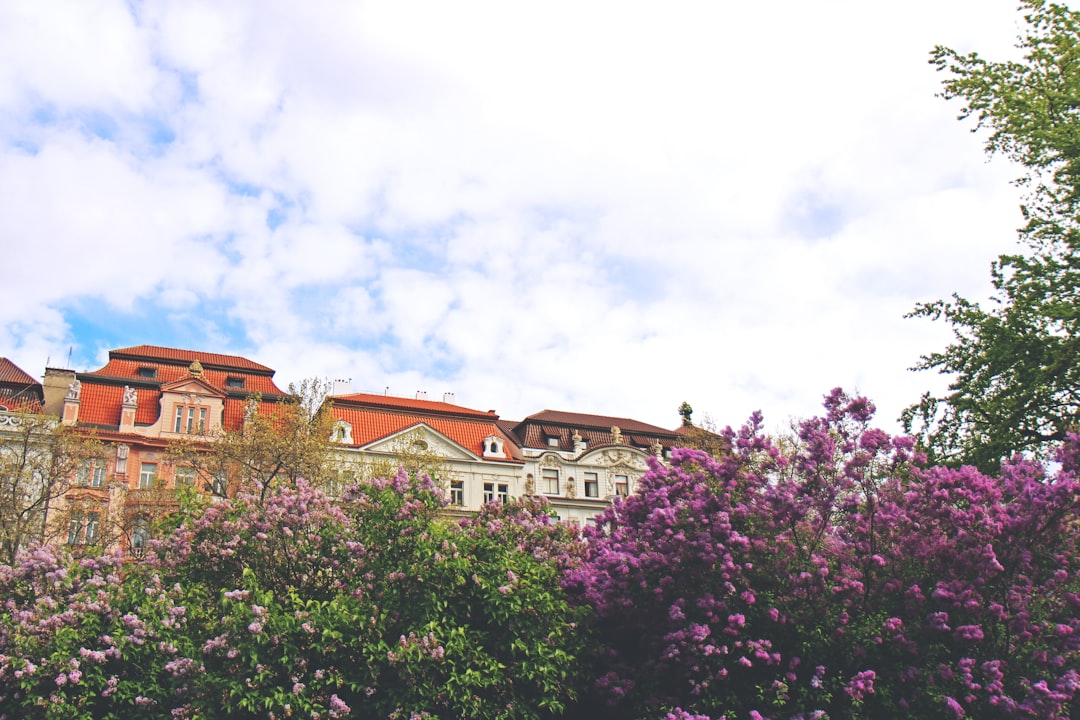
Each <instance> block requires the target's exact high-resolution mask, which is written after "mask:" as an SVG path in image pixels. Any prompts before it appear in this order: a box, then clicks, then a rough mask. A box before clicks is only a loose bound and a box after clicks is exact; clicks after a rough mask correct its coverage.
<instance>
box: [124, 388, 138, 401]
mask: <svg viewBox="0 0 1080 720" xmlns="http://www.w3.org/2000/svg"><path fill="white" fill-rule="evenodd" d="M138 402H139V396H138V394H137V393H136V392H135V388H133V387H128V386H127V385H125V386H124V404H125V405H135V404H136V403H138Z"/></svg>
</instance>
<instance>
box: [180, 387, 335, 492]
mask: <svg viewBox="0 0 1080 720" xmlns="http://www.w3.org/2000/svg"><path fill="white" fill-rule="evenodd" d="M327 389H328V386H327V383H325V382H322V381H320V380H315V379H308V380H304V381H302V382H301V383H300V384H299V385H289V394H288V395H287V396H285V397H284V398H283V399H281V400H279V401H278V402H276V403H262V402H261V401H262V398H261V397H259V396H258V395H257V394H256V395H252V396H251V397H250V398H249V400H248V403H249V408H250V410H249V412H248V415H247V417H246V419H245V420H244V424H243V426H242V427H239V428H233V429H222V430H221V431H220V432H218V433H215V434H212V435H206V436H190V437H185V438H183V439H181V440H177V441H176V442H174V443H173V444H172V445H171V447H170V451H169V455H170V461H171V462H173V463H174V464H176V465H184V466H187V467H191V468H194V470H195V472H196V474H197V475H198V477H200V478H201V483H202V485H203V489H205V490H207V491H209V492H211V493H212V494H214V495H218V496H229V495H232V494H235V492H236V491H237V489H238V488H240V487H241V486H244V485H248V484H250V485H253V486H254V487H255V488H256V490H257V492H258V493H259V494H260V495H261V496H262V497H263V498H265V497H266V494H267V493H268V492H269V490H270V487H271V486H272V485H273V484H274V483H275V482H286V483H289V484H295V483H296V481H297V480H298V479H299V478H304V479H305V480H307V481H308V482H309V483H311V484H312V485H315V486H322V485H324V484H326V483H327V482H329V480H330V473H331V472H332V463H331V452H332V443H331V441H330V437H331V434H332V430H333V422H334V421H333V416H332V413H331V404H330V402H329V400H327V399H326V393H327Z"/></svg>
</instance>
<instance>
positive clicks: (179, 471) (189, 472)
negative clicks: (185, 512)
mask: <svg viewBox="0 0 1080 720" xmlns="http://www.w3.org/2000/svg"><path fill="white" fill-rule="evenodd" d="M176 487H177V489H179V488H182V487H195V468H193V467H178V468H176Z"/></svg>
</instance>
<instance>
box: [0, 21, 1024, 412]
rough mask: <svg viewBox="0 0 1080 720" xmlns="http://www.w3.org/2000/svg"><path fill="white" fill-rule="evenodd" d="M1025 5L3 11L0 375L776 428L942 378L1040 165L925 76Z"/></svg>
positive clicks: (911, 397)
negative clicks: (173, 379)
mask: <svg viewBox="0 0 1080 720" xmlns="http://www.w3.org/2000/svg"><path fill="white" fill-rule="evenodd" d="M1016 5H1017V3H1016V0H947V1H946V2H941V0H909V1H908V2H905V3H871V2H865V1H864V0H815V2H806V1H805V0H776V1H775V2H772V3H768V4H760V3H745V2H740V3H735V2H727V1H725V0H711V1H704V0H686V1H682V0H668V1H667V2H664V3H658V2H649V3H646V2H636V1H634V0H619V1H617V2H606V1H604V0H574V1H573V2H564V1H562V0H545V2H542V3H538V2H506V1H505V0H502V1H499V2H481V1H477V0H455V1H454V2H420V1H416V0H392V1H388V2H363V1H358V0H340V1H338V0H311V1H308V2H303V3H300V2H284V1H278V0H230V2H224V3H223V2H219V1H218V0H211V1H207V2H203V1H201V0H177V1H171V0H143V1H141V0H128V1H127V2H123V1H120V0H71V1H68V0H13V1H12V2H4V3H0V266H2V267H3V272H2V273H0V275H2V277H3V283H2V285H0V287H2V288H3V293H2V295H3V301H2V302H0V356H6V357H8V358H10V359H11V360H12V361H13V362H15V363H16V364H17V365H19V366H20V367H22V368H23V369H24V370H26V371H27V372H29V373H30V374H31V375H34V376H38V377H40V376H41V375H42V374H43V372H44V368H45V367H46V364H48V365H49V366H51V367H71V368H73V369H76V370H95V369H97V368H100V367H101V366H102V365H104V364H105V362H106V360H107V357H108V351H109V350H110V349H115V348H122V347H128V346H132V345H141V344H151V345H163V346H167V347H178V348H187V349H193V350H204V351H207V352H217V353H228V354H238V355H243V356H245V357H248V358H250V359H252V360H255V361H257V362H260V363H262V364H264V365H268V366H270V367H272V368H274V369H275V370H276V371H277V374H276V376H275V379H276V380H277V381H278V384H279V385H280V386H282V387H284V386H285V385H287V384H288V383H290V382H298V381H300V380H302V379H304V378H308V377H320V378H328V379H337V378H341V379H350V380H351V387H352V389H353V390H354V391H356V392H375V393H384V392H388V393H389V394H392V395H400V396H408V397H412V396H415V393H416V392H417V391H426V392H427V393H428V397H429V398H431V399H441V398H442V394H443V393H444V392H453V393H455V401H456V403H457V404H460V405H464V406H467V407H472V408H477V409H481V410H486V409H489V408H490V409H494V410H496V411H497V412H498V413H499V414H500V416H502V417H504V418H507V419H520V418H522V417H524V416H525V415H528V414H531V413H534V412H538V411H540V410H543V409H557V410H565V411H572V412H583V413H596V414H603V415H613V416H618V417H632V418H635V419H638V420H641V421H644V422H649V423H652V424H656V425H660V426H663V427H675V426H676V425H678V424H679V417H678V414H677V409H678V407H679V405H680V403H681V402H682V401H684V400H686V401H688V402H689V403H690V404H691V405H692V406H693V408H694V410H695V415H694V418H695V419H696V420H698V421H699V422H700V421H702V420H703V419H704V418H705V417H706V416H708V418H710V419H711V420H712V421H713V422H714V423H716V424H717V425H718V426H720V427H723V426H725V425H733V426H738V425H739V424H741V423H742V422H743V421H745V419H746V418H747V417H748V416H749V415H750V413H751V412H753V411H754V410H761V411H762V412H764V414H765V421H766V425H767V426H768V427H774V428H780V427H783V426H785V425H786V424H787V423H788V422H789V420H790V418H793V417H805V416H809V415H813V414H815V413H816V412H817V411H818V410H820V406H821V400H822V396H823V395H824V394H825V393H827V392H828V391H829V390H830V389H832V388H833V387H837V386H840V387H843V388H845V389H847V390H849V391H851V392H859V393H861V394H864V395H866V396H867V397H869V398H870V399H871V400H873V401H874V402H875V403H876V405H877V406H878V408H879V414H878V420H879V424H880V425H881V426H882V427H884V428H885V429H887V430H890V431H896V430H898V429H899V426H898V424H897V422H896V418H897V417H898V415H899V414H900V412H901V410H902V409H903V408H904V407H905V406H907V405H909V404H912V403H914V402H916V401H917V400H918V398H919V396H920V395H921V394H922V393H923V392H926V391H934V392H941V391H942V390H944V388H945V387H946V384H947V379H946V378H942V377H940V376H938V375H936V374H933V373H926V372H922V373H913V372H910V371H909V368H910V367H911V366H913V365H914V364H915V363H917V362H918V360H919V357H920V356H921V355H924V354H927V353H930V352H934V351H936V350H941V349H943V348H944V347H945V346H946V344H947V343H948V341H949V338H950V331H949V329H948V327H947V326H944V325H943V324H941V323H933V322H931V321H927V320H920V319H905V318H904V315H905V313H907V312H909V311H911V310H912V309H913V308H914V307H915V305H916V304H917V303H919V302H927V301H932V300H936V299H939V298H943V297H947V296H949V295H950V294H951V293H954V292H957V293H960V294H962V295H964V296H967V297H970V298H973V299H985V298H986V297H988V295H989V293H990V290H991V288H990V282H989V267H990V262H991V261H992V260H993V259H994V258H995V257H996V256H997V255H998V254H1000V253H1002V252H1007V251H1010V250H1012V249H1014V248H1016V246H1017V245H1016V228H1017V227H1018V226H1019V225H1020V224H1021V223H1022V219H1021V216H1020V212H1019V203H1020V194H1019V191H1018V190H1017V188H1015V187H1014V186H1013V185H1012V184H1011V183H1010V181H1011V180H1012V179H1013V178H1015V177H1016V176H1017V175H1018V174H1019V170H1018V169H1017V168H1016V167H1014V166H1010V164H1009V163H1008V162H1007V161H1006V160H1004V159H1001V158H995V159H993V160H992V161H988V158H987V156H986V155H985V153H984V152H983V148H982V138H981V136H979V135H973V134H972V133H971V130H972V126H971V124H970V123H964V122H959V121H958V120H957V115H958V113H959V111H960V106H959V105H958V104H956V103H955V102H947V101H945V100H943V99H941V98H940V97H936V93H938V92H939V91H940V82H941V79H942V77H941V75H940V74H939V73H937V72H936V71H935V70H934V68H933V67H931V66H930V65H929V64H928V62H927V61H928V59H929V54H930V51H931V50H932V48H933V47H934V46H935V45H937V44H943V45H947V46H949V47H952V48H955V49H957V50H961V51H965V52H967V51H971V50H976V49H977V50H978V51H979V52H980V54H982V55H984V56H986V57H989V58H991V59H1006V58H1010V57H1015V56H1016V55H1017V51H1016V50H1015V48H1014V47H1013V46H1014V44H1015V40H1016V37H1017V35H1018V34H1019V33H1020V31H1021V25H1022V20H1021V16H1020V13H1019V12H1017V10H1016Z"/></svg>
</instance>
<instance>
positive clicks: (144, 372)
mask: <svg viewBox="0 0 1080 720" xmlns="http://www.w3.org/2000/svg"><path fill="white" fill-rule="evenodd" d="M137 374H138V376H139V377H141V378H146V379H148V380H153V379H155V378H157V368H155V367H145V366H144V367H141V368H139V369H138V371H137Z"/></svg>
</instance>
